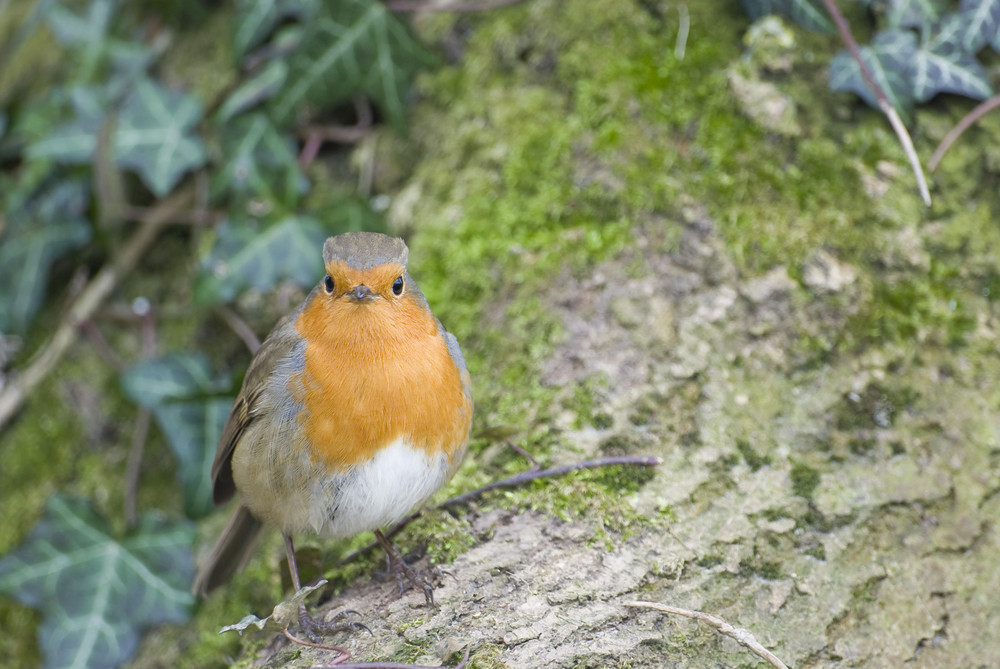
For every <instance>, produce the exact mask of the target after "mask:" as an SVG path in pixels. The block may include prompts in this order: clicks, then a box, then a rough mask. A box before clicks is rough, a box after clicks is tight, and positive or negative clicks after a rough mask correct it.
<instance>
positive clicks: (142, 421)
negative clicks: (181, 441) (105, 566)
mask: <svg viewBox="0 0 1000 669" xmlns="http://www.w3.org/2000/svg"><path fill="white" fill-rule="evenodd" d="M133 311H135V309H134V308H133ZM139 328H140V337H141V339H142V357H143V359H146V360H148V359H149V358H152V357H153V356H154V355H156V323H155V322H154V321H153V315H152V313H150V311H149V310H148V309H146V310H144V311H142V312H141V313H139ZM152 415H153V412H152V411H151V410H150V409H149V408H147V407H142V408H141V409H139V413H138V414H136V418H135V432H133V433H132V447H131V448H129V451H128V460H127V461H126V465H125V524H126V526H127V527H129V528H132V527H134V526H135V523H136V519H137V518H138V513H137V510H138V508H139V502H138V500H139V475H140V474H141V472H142V456H143V453H144V452H145V450H146V438H147V437H148V436H149V424H150V419H151V418H152Z"/></svg>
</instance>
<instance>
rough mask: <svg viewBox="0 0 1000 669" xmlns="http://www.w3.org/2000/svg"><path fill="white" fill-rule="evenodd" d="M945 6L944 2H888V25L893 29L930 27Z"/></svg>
mask: <svg viewBox="0 0 1000 669" xmlns="http://www.w3.org/2000/svg"><path fill="white" fill-rule="evenodd" d="M946 6H947V2H946V0H889V25H891V26H893V27H894V28H923V27H925V26H930V25H931V24H933V23H934V22H936V21H937V20H938V18H939V17H940V16H941V14H942V13H943V12H944V10H945V8H946Z"/></svg>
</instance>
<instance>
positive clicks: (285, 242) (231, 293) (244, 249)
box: [195, 216, 329, 304]
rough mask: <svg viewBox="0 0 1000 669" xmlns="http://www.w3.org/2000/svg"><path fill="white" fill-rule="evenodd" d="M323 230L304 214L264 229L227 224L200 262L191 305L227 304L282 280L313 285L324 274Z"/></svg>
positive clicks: (239, 224)
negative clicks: (242, 295) (203, 259)
mask: <svg viewBox="0 0 1000 669" xmlns="http://www.w3.org/2000/svg"><path fill="white" fill-rule="evenodd" d="M328 232H329V231H328V230H326V229H324V227H323V226H322V225H320V223H319V222H318V221H317V220H316V219H314V218H310V217H305V216H290V217H288V218H285V219H284V220H282V221H279V222H278V223H275V224H274V225H271V226H270V227H267V228H265V229H264V230H258V229H256V228H255V227H254V226H251V225H250V224H248V223H246V222H244V221H227V222H226V223H224V224H223V225H221V226H220V227H219V229H218V233H219V236H218V238H217V240H216V243H215V245H214V246H213V248H212V250H211V252H210V253H209V255H208V257H207V258H206V259H205V261H204V262H203V263H202V273H201V276H200V277H198V281H197V283H196V284H195V301H196V302H198V303H201V304H209V303H214V302H231V301H232V300H234V299H235V298H236V296H237V295H239V294H240V293H241V292H242V291H244V290H246V289H247V288H256V289H257V290H270V289H272V288H274V287H275V286H276V285H277V283H278V282H279V281H281V280H282V279H286V278H287V279H291V280H293V281H295V282H296V283H297V284H299V285H300V286H302V287H311V286H313V285H315V284H316V282H317V281H319V279H320V278H322V276H323V272H324V269H323V253H322V249H323V242H324V241H325V240H326V237H327V233H328Z"/></svg>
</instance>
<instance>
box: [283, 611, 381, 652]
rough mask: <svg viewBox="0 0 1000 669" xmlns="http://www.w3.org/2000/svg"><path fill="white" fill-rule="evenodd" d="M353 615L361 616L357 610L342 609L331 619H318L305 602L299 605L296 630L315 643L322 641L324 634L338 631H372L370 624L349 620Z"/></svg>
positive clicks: (327, 634) (329, 634)
mask: <svg viewBox="0 0 1000 669" xmlns="http://www.w3.org/2000/svg"><path fill="white" fill-rule="evenodd" d="M351 615H355V616H360V615H361V614H360V613H358V612H357V611H354V610H351V609H347V610H345V611H341V612H340V613H338V614H337V615H335V616H334V617H333V618H331V619H330V620H316V618H314V617H313V616H312V614H311V613H309V611H308V610H307V609H306V607H305V605H304V604H300V605H299V624H298V627H297V628H296V630H297V631H298V632H299V633H301V634H302V635H303V636H304V637H306V638H307V639H309V640H310V641H312V642H313V643H320V641H322V639H323V637H324V636H331V635H333V634H336V633H337V632H359V631H361V630H364V631H366V632H368V633H369V634H371V633H372V631H371V630H370V629H368V626H367V625H365V624H364V623H361V622H358V621H357V620H348V618H349V617H350V616H351Z"/></svg>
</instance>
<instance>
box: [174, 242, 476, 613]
mask: <svg viewBox="0 0 1000 669" xmlns="http://www.w3.org/2000/svg"><path fill="white" fill-rule="evenodd" d="M408 255H409V250H408V249H407V247H406V244H405V243H403V241H402V240H401V239H395V238H392V237H387V236H386V235H381V234H377V233H372V232H349V233H346V234H342V235H339V236H337V237H331V238H329V239H327V240H326V243H325V244H324V245H323V260H324V262H325V264H326V276H324V277H323V279H322V280H321V281H320V282H319V284H318V285H317V286H316V287H315V288H313V290H312V292H310V293H309V295H308V296H307V297H306V299H305V301H304V302H303V303H302V304H301V305H300V306H299V307H298V308H297V309H296V310H295V311H293V312H292V313H291V314H289V315H288V316H286V317H285V318H284V319H282V320H281V321H280V322H279V323H278V324H277V325H276V326H275V328H274V329H273V330H272V331H271V333H270V334H269V335H268V336H267V338H266V339H265V340H264V343H263V344H261V346H260V349H258V351H257V352H256V354H255V355H254V357H253V360H252V361H251V362H250V367H249V368H248V369H247V374H246V378H245V379H244V381H243V387H242V389H241V390H240V394H239V396H238V397H237V398H236V403H235V404H234V405H233V409H232V412H231V413H230V415H229V419H228V421H227V422H226V426H225V428H224V429H223V431H222V437H221V439H220V441H219V447H218V452H217V453H216V455H215V462H214V463H213V464H212V481H213V499H214V501H215V503H216V504H217V505H218V504H222V503H224V502H226V501H228V500H229V499H231V498H232V497H233V495H234V493H235V492H237V491H239V493H240V504H239V506H238V507H237V508H236V510H235V512H234V513H233V516H232V518H231V519H230V521H229V524H228V525H227V526H226V528H225V530H223V532H222V536H221V537H220V538H219V540H218V541H217V542H216V545H215V547H214V548H213V549H212V551H211V553H210V554H209V556H208V559H207V560H206V561H205V563H204V565H203V566H202V567H201V569H200V570H199V573H198V575H197V577H196V578H195V582H194V586H193V589H194V591H195V592H197V593H200V594H208V593H209V592H211V591H212V590H213V589H215V588H217V587H218V586H220V585H222V584H224V583H226V582H227V581H228V580H229V579H230V578H231V577H232V576H233V574H234V573H236V572H237V571H238V570H239V569H241V568H242V567H243V565H244V564H245V563H246V561H247V560H248V559H249V557H250V555H251V553H252V552H253V550H254V548H255V545H256V539H257V538H258V537H259V535H260V532H261V529H262V526H263V525H271V526H273V527H276V528H278V529H279V530H280V531H281V532H282V535H283V536H284V540H285V550H286V552H287V555H288V567H289V571H290V572H291V576H292V584H293V585H294V587H295V589H296V590H298V589H299V588H300V587H301V583H300V582H299V576H298V569H297V567H296V563H295V552H294V547H293V544H292V539H291V536H292V535H293V534H296V533H299V532H313V533H315V534H317V535H319V536H322V537H331V538H342V537H350V536H353V535H355V534H358V533H360V532H363V531H366V530H374V531H375V536H376V537H377V538H378V540H379V542H380V543H381V544H382V545H383V547H384V548H385V549H386V551H387V553H388V555H389V560H390V565H391V566H392V567H393V569H394V570H401V571H402V572H403V573H404V574H405V575H406V576H407V577H409V578H410V580H411V581H413V582H415V583H418V584H419V585H420V586H421V587H422V588H423V589H424V592H425V596H426V598H427V601H428V603H431V602H432V601H433V600H432V587H431V585H430V584H429V583H428V581H427V580H426V579H419V578H417V577H416V575H415V573H414V572H413V571H412V570H411V569H410V568H409V567H408V566H407V565H405V563H403V561H402V560H401V559H400V558H399V556H398V554H397V553H396V552H395V551H394V550H393V548H392V546H391V544H389V542H388V540H387V539H386V538H385V536H384V535H383V533H382V531H381V529H380V528H382V527H385V526H387V525H391V524H393V523H396V522H398V521H400V520H402V519H403V518H404V517H405V516H406V515H407V514H408V513H409V512H410V511H411V510H412V509H414V508H415V507H417V506H419V505H420V504H422V503H423V502H425V501H426V500H427V499H428V498H429V497H430V496H431V495H433V494H434V493H435V492H436V491H437V490H438V489H439V488H440V487H441V486H442V485H444V483H445V482H447V481H448V480H449V479H450V478H451V476H452V475H453V474H454V473H455V470H456V469H458V466H459V464H460V463H461V462H462V457H463V456H464V455H465V450H466V447H467V446H468V443H469V431H470V428H471V425H472V394H471V388H470V381H469V372H468V370H467V369H466V366H465V359H464V357H463V356H462V351H461V349H460V348H459V346H458V341H457V340H456V339H455V337H454V336H453V335H451V334H450V333H449V332H447V331H446V330H445V329H444V328H443V327H442V326H441V323H440V322H439V321H438V320H437V319H436V318H435V317H434V315H433V314H432V313H431V310H430V308H429V307H428V305H427V300H426V299H425V298H424V296H423V294H422V293H421V292H420V289H419V288H417V284H416V283H415V282H414V281H413V278H412V277H410V275H409V273H407V269H406V264H407V258H408Z"/></svg>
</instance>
